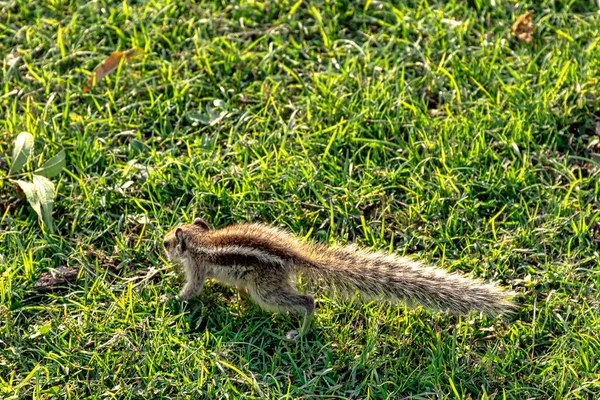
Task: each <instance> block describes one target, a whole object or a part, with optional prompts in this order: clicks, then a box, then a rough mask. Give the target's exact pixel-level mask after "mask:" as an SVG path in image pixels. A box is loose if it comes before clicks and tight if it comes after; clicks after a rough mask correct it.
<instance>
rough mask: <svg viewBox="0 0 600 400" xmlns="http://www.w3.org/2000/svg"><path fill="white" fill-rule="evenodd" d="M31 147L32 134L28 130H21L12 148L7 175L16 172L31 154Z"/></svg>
mask: <svg viewBox="0 0 600 400" xmlns="http://www.w3.org/2000/svg"><path fill="white" fill-rule="evenodd" d="M32 149H33V135H32V134H31V133H28V132H21V133H19V136H17V139H16V140H15V148H14V149H13V155H12V164H11V166H10V171H9V172H8V175H9V176H10V175H13V174H16V173H17V172H19V171H20V170H21V168H23V165H25V163H26V162H27V158H28V157H29V156H30V155H31V150H32Z"/></svg>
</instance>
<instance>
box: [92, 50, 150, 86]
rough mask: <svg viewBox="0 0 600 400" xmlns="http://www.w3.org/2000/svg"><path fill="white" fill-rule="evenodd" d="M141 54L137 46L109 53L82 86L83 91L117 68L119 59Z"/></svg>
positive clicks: (142, 52) (127, 58)
mask: <svg viewBox="0 0 600 400" xmlns="http://www.w3.org/2000/svg"><path fill="white" fill-rule="evenodd" d="M142 54H144V51H143V50H142V49H140V48H139V47H134V48H133V49H129V50H126V51H115V52H113V53H111V55H110V56H108V57H106V59H105V60H104V62H103V63H102V64H101V65H100V66H99V67H98V68H96V70H95V71H94V74H92V75H91V76H90V77H89V79H88V80H87V82H86V84H85V86H84V87H83V91H84V92H85V93H87V92H89V91H90V89H91V87H92V86H94V85H95V84H96V83H98V82H100V81H101V80H102V78H104V77H105V76H106V75H108V74H110V73H111V72H113V71H114V70H115V69H117V67H118V66H119V64H120V63H121V60H124V61H127V60H131V59H132V58H134V57H138V56H140V55H142Z"/></svg>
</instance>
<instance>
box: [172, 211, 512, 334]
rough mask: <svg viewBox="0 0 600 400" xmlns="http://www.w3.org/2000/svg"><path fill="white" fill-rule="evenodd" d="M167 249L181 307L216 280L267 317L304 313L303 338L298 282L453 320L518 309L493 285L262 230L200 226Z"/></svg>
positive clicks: (188, 228) (304, 300)
mask: <svg viewBox="0 0 600 400" xmlns="http://www.w3.org/2000/svg"><path fill="white" fill-rule="evenodd" d="M164 245H165V249H166V251H167V254H168V256H169V258H170V259H171V261H173V262H177V263H179V264H181V265H182V266H183V269H184V273H185V277H186V284H185V285H184V287H183V289H182V290H181V293H180V295H181V298H182V299H189V298H191V297H193V296H195V295H197V294H199V293H200V291H201V290H202V287H203V284H204V280H205V279H206V278H213V279H216V280H218V281H220V282H222V283H225V284H228V285H231V286H234V287H238V288H244V289H246V290H247V291H248V293H249V294H250V296H251V297H252V299H253V300H254V301H255V302H256V303H258V305H260V306H261V307H262V308H265V309H267V310H272V311H300V312H304V313H305V315H306V318H305V321H304V324H303V328H302V331H305V330H306V329H307V328H308V323H309V317H310V315H311V313H312V311H313V308H314V300H313V298H312V296H308V295H303V294H301V293H299V292H298V291H297V290H296V277H297V276H298V275H303V276H304V277H306V278H307V279H309V280H312V281H316V282H323V283H325V284H326V285H328V286H330V287H333V288H335V289H336V290H337V291H338V292H339V293H341V294H342V295H345V296H352V295H354V293H356V292H357V291H358V292H359V293H360V295H361V297H363V298H364V299H380V300H388V301H392V302H404V303H407V304H419V305H422V306H424V307H427V308H430V309H435V310H441V311H449V312H451V313H455V314H464V313H468V312H469V311H478V312H482V313H484V314H488V315H501V314H504V313H506V312H509V311H511V310H512V309H513V308H514V304H513V303H512V302H511V301H510V300H509V298H510V297H512V296H513V295H514V294H513V293H512V292H508V291H503V290H502V289H500V288H499V287H498V286H496V285H493V284H487V283H483V282H481V281H478V280H475V279H469V278H466V277H462V276H460V275H457V274H451V273H448V272H446V271H444V270H441V269H437V268H432V267H426V266H424V265H423V264H421V263H420V262H418V261H413V260H410V259H407V258H404V257H399V256H396V255H393V254H384V253H380V252H369V251H366V250H361V249H359V248H358V247H356V246H338V247H327V246H324V245H322V244H316V243H303V242H300V241H298V240H297V239H295V238H294V237H292V236H291V235H289V234H288V233H287V232H284V231H281V230H279V229H276V228H271V227H269V226H266V225H261V224H245V225H232V226H228V227H225V228H222V229H217V230H210V229H209V227H208V225H206V223H204V222H203V221H202V220H200V219H196V220H195V221H194V223H193V224H187V225H181V226H179V227H177V228H175V229H173V230H171V231H170V232H168V233H167V234H166V236H165V241H164Z"/></svg>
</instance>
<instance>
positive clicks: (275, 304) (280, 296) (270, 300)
mask: <svg viewBox="0 0 600 400" xmlns="http://www.w3.org/2000/svg"><path fill="white" fill-rule="evenodd" d="M248 289H249V292H250V296H251V297H252V299H254V301H256V303H258V305H259V306H261V307H262V308H264V309H267V310H271V311H295V312H302V313H304V322H303V323H302V328H301V330H300V334H299V333H298V332H296V331H290V332H288V333H287V334H286V338H287V339H290V340H297V339H299V338H300V335H304V334H305V333H306V332H307V330H308V328H309V327H310V320H311V318H310V317H311V315H312V312H313V310H314V308H315V300H314V299H313V297H312V296H308V295H303V294H301V293H298V292H297V291H296V290H295V289H293V288H291V287H286V288H283V287H279V288H277V289H275V290H265V288H261V287H249V288H248Z"/></svg>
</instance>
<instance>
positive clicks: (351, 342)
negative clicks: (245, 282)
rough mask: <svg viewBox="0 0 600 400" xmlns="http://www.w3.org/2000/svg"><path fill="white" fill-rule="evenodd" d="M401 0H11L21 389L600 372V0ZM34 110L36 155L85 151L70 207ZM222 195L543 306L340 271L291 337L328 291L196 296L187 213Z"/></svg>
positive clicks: (8, 61)
mask: <svg viewBox="0 0 600 400" xmlns="http://www.w3.org/2000/svg"><path fill="white" fill-rule="evenodd" d="M395 3H396V4H392V3H387V2H380V1H359V2H347V1H316V2H310V1H302V0H300V1H298V2H295V1H289V2H287V1H278V2H273V3H271V2H267V1H265V2H256V1H235V2H233V4H232V3H229V2H217V1H211V2H197V3H196V2H192V1H181V2H174V1H170V0H156V1H148V2H126V1H122V2H113V1H91V2H86V1H72V2H68V1H60V0H56V1H45V2H38V1H34V0H2V1H0V66H1V68H0V85H1V86H0V88H1V90H0V397H2V398H5V399H17V398H19V399H21V398H32V399H38V398H44V399H48V398H61V399H63V398H68V399H112V398H115V399H134V398H172V399H186V398H190V399H196V398H210V399H222V398H232V399H233V398H269V399H299V398H303V399H314V398H336V399H342V398H349V399H383V398H394V399H397V398H405V397H408V398H431V399H438V398H452V399H454V398H461V399H462V398H464V399H469V398H471V399H476V398H477V399H480V398H481V399H530V398H537V399H549V398H553V399H559V398H575V399H577V398H582V399H593V398H597V396H600V294H599V289H598V288H599V287H600V262H599V252H600V185H599V177H600V112H599V111H598V107H599V105H600V101H599V100H600V61H599V60H600V45H599V41H600V39H599V37H600V36H599V32H600V17H599V15H600V14H598V5H597V4H596V2H595V1H592V0H589V1H584V0H579V1H523V2H516V1H512V0H511V1H508V0H471V1H458V0H449V1H441V0H430V1H403V2H400V1H397V2H395ZM528 10H531V11H534V15H533V23H534V33H533V36H532V40H531V42H530V43H528V42H527V41H525V40H521V39H518V38H516V37H515V35H514V34H513V32H512V29H511V27H512V25H513V24H514V22H515V21H516V20H517V18H518V16H519V15H522V14H524V13H525V12H526V11H528ZM136 46H137V47H139V48H141V49H143V51H144V54H143V55H141V56H139V57H136V58H132V59H130V60H128V61H127V62H126V63H122V64H120V66H119V67H118V69H117V70H116V71H115V72H113V73H112V74H110V75H109V76H107V77H106V78H105V79H103V80H101V81H99V82H97V83H96V85H95V86H94V87H92V88H91V90H90V91H89V92H85V91H84V90H83V88H84V85H85V83H86V81H87V80H88V77H89V76H90V75H91V74H92V73H93V71H94V70H95V69H96V67H98V66H99V65H100V64H102V62H103V60H104V59H105V58H106V57H107V56H109V55H110V54H111V53H112V52H115V51H125V50H127V49H131V48H134V47H136ZM20 132H29V133H31V134H32V135H33V137H34V139H35V140H34V144H35V154H36V155H37V157H38V158H35V159H32V160H30V162H29V164H28V165H26V166H25V169H24V171H31V170H33V169H35V168H36V167H37V166H39V165H40V163H43V162H44V160H47V159H48V158H50V157H52V156H53V155H54V154H57V153H58V152H59V151H60V150H62V149H64V151H65V154H66V167H65V169H64V170H63V171H62V173H60V175H58V176H56V177H53V178H51V181H52V182H53V183H54V185H55V195H56V197H55V200H54V207H53V211H52V216H53V220H54V228H55V229H54V231H53V232H51V231H50V229H48V228H47V227H46V228H43V226H44V225H42V224H41V223H40V221H39V220H38V216H37V215H36V212H35V211H34V210H33V209H32V208H31V207H30V205H29V204H28V202H27V200H26V198H25V197H24V196H23V194H22V193H19V192H18V191H17V188H16V186H15V184H13V183H11V181H10V180H9V179H8V174H9V169H10V168H11V159H12V153H13V146H14V142H15V139H16V137H17V135H18V134H19V133H20ZM20 179H24V180H30V179H31V176H30V175H29V174H28V173H25V174H23V175H22V176H21V178H20ZM194 217H202V218H204V219H205V220H207V221H208V222H209V223H210V224H211V225H212V226H214V227H223V226H226V225H228V224H231V223H240V222H249V221H253V222H264V223H268V224H271V225H274V226H279V227H283V228H286V229H288V230H289V231H291V232H293V233H294V234H296V235H297V236H298V237H301V238H304V237H306V238H309V239H311V240H316V241H320V242H326V243H331V244H333V243H358V244H359V245H361V246H364V247H367V248H372V249H378V250H383V251H390V252H395V253H397V254H403V255H409V254H410V255H413V256H414V257H417V258H419V259H421V260H423V261H425V262H428V263H431V264H434V265H439V266H441V267H443V268H445V269H448V270H451V271H461V272H462V273H464V274H469V275H470V276H476V277H480V278H483V279H486V280H494V281H497V282H499V283H500V284H501V285H503V286H506V287H510V288H512V289H513V290H515V291H516V292H517V293H518V297H517V302H518V304H519V309H518V311H517V312H516V313H515V314H514V315H512V316H510V317H505V318H503V319H494V318H485V317H480V316H478V315H468V316H463V317H455V316H449V315H445V314H438V313H433V312H429V311H427V310H424V309H421V308H417V309H407V308H406V307H404V306H399V307H398V306H391V305H389V304H385V303H369V304H362V303H360V302H344V301H342V300H340V299H338V298H336V297H335V296H330V295H329V294H328V293H327V292H325V291H322V292H321V291H320V292H319V293H318V295H317V306H316V307H317V308H316V317H315V319H314V321H313V327H312V329H311V331H310V333H309V334H308V335H307V336H306V337H305V338H303V339H302V340H301V341H299V342H289V341H285V340H282V339H281V336H282V335H284V334H285V332H287V331H288V330H290V329H296V328H297V327H298V324H299V322H300V321H301V318H300V317H299V316H296V315H286V314H272V313H268V312H264V311H262V310H260V309H259V308H258V307H257V306H255V305H253V304H252V303H250V302H248V301H246V300H244V299H243V298H240V297H239V296H238V295H237V294H236V292H235V291H234V290H233V289H229V288H225V287H222V286H220V285H218V284H216V283H208V284H207V285H206V287H205V290H204V292H203V294H202V295H201V296H200V297H199V298H198V299H196V300H193V301H190V302H188V303H182V302H180V301H178V300H176V298H175V296H176V295H177V294H178V291H179V288H180V285H181V280H180V278H179V277H178V273H177V270H176V268H175V267H174V266H173V265H171V264H169V263H168V262H167V261H166V260H165V258H164V254H163V253H162V238H163V235H164V233H165V232H166V231H167V230H169V229H170V228H172V227H173V226H175V225H177V224H179V223H184V222H189V221H191V220H192V219H193V218H194ZM59 267H68V268H72V269H74V270H76V271H77V273H78V277H77V280H76V282H75V283H74V284H73V285H71V286H68V287H63V288H58V287H57V288H54V289H53V290H51V291H50V292H48V293H41V292H40V290H38V289H36V287H34V285H35V284H36V281H38V279H39V278H40V277H41V276H42V274H44V273H47V272H51V271H53V270H55V269H57V268H59Z"/></svg>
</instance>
